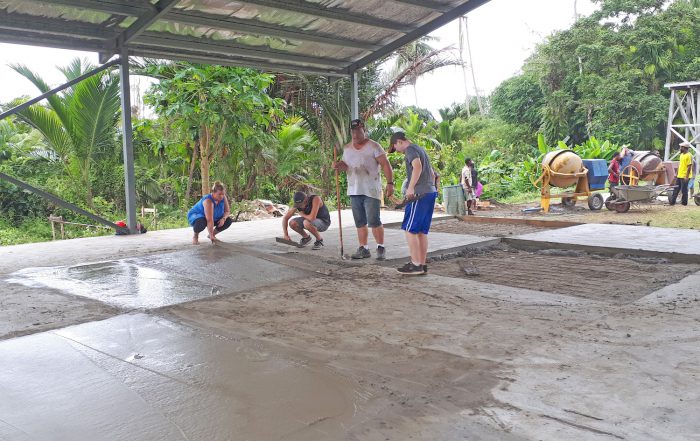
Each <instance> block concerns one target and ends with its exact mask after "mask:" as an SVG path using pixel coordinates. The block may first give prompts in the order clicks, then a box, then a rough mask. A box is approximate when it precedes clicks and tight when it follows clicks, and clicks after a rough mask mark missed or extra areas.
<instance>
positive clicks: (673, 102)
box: [664, 89, 676, 161]
mask: <svg viewBox="0 0 700 441" xmlns="http://www.w3.org/2000/svg"><path fill="white" fill-rule="evenodd" d="M675 105H676V91H675V90H673V89H671V103H670V104H669V106H668V127H667V129H666V150H664V161H668V160H669V158H670V157H671V141H672V140H673V131H672V128H673V127H672V126H673V117H674V115H675V110H676V109H675V108H674V107H675Z"/></svg>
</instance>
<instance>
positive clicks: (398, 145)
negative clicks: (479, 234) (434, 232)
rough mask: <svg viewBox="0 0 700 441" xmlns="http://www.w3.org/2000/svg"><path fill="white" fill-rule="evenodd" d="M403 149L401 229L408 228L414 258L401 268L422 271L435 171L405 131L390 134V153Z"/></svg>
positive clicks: (411, 272) (407, 272)
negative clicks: (405, 180)
mask: <svg viewBox="0 0 700 441" xmlns="http://www.w3.org/2000/svg"><path fill="white" fill-rule="evenodd" d="M395 151H396V152H399V153H402V154H403V155H404V156H405V157H406V179H407V180H408V186H407V187H406V200H408V201H410V202H409V203H408V205H406V210H405V213H404V220H403V224H402V225H401V229H402V230H404V231H405V232H406V241H407V242H408V250H409V252H410V254H411V261H410V262H408V263H407V264H406V265H404V266H402V267H401V268H399V269H398V270H399V272H400V273H401V274H405V275H420V274H426V273H427V272H428V266H427V265H426V259H427V254H428V232H429V231H430V224H431V222H432V219H433V210H434V209H435V199H436V198H437V189H436V188H435V172H434V171H433V167H432V166H431V165H430V158H429V157H428V153H427V152H426V151H425V149H424V148H422V147H419V146H417V145H416V144H414V143H412V142H411V141H409V140H408V139H407V138H406V134H405V133H403V132H396V133H394V134H393V135H391V140H390V141H389V153H393V152H395Z"/></svg>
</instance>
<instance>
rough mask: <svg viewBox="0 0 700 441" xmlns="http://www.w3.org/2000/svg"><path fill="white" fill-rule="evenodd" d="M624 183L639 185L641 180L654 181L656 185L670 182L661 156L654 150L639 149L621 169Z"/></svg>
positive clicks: (621, 179)
mask: <svg viewBox="0 0 700 441" xmlns="http://www.w3.org/2000/svg"><path fill="white" fill-rule="evenodd" d="M620 181H621V182H620V183H621V184H622V185H637V184H639V181H647V182H652V183H654V184H655V185H663V184H670V182H666V181H667V179H666V173H665V172H664V165H663V161H662V160H661V158H660V157H659V156H658V155H657V154H655V153H652V152H648V151H637V152H635V153H634V155H633V156H632V161H631V162H630V163H629V165H627V166H625V167H624V168H623V169H622V170H621V171H620Z"/></svg>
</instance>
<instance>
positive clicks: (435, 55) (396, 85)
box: [363, 37, 461, 119]
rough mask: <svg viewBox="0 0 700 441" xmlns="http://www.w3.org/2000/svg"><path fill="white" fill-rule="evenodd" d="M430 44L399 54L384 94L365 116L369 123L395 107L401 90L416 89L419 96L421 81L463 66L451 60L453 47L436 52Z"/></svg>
mask: <svg viewBox="0 0 700 441" xmlns="http://www.w3.org/2000/svg"><path fill="white" fill-rule="evenodd" d="M430 41H431V38H430V37H423V38H421V39H419V40H417V41H415V42H413V43H410V44H408V45H406V46H403V47H402V48H401V49H399V50H397V51H396V53H395V58H394V64H393V66H392V67H391V68H390V69H389V70H388V71H387V72H386V74H385V75H384V78H383V79H382V87H381V89H382V91H381V92H380V93H379V94H378V95H377V98H376V99H375V100H374V103H372V105H371V106H370V107H369V108H368V109H367V110H366V111H365V112H364V114H363V116H364V117H365V119H369V118H370V117H372V116H374V115H376V114H377V113H382V112H383V111H385V110H387V109H389V108H391V107H393V105H394V101H395V99H396V95H397V93H398V90H399V89H400V88H401V87H403V86H409V85H410V86H413V90H414V93H415V88H416V82H417V81H418V78H419V77H421V76H423V75H425V74H428V73H430V72H433V71H435V70H436V69H439V68H441V67H445V66H459V65H461V63H460V62H459V61H458V60H456V59H454V58H453V57H452V56H451V52H452V48H451V47H446V48H442V49H434V48H432V47H431V46H430V45H429V44H428V43H429V42H430ZM416 101H417V99H416Z"/></svg>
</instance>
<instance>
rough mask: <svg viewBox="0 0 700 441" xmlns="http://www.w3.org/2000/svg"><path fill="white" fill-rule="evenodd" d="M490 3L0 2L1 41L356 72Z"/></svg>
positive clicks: (319, 71)
mask: <svg viewBox="0 0 700 441" xmlns="http://www.w3.org/2000/svg"><path fill="white" fill-rule="evenodd" d="M487 1H489V0H237V1H230V0H0V41H2V42H8V43H19V44H30V45H39V46H48V47H59V48H67V49H77V50H84V51H96V52H100V53H101V54H102V58H103V59H107V58H109V57H110V56H112V55H114V54H117V53H120V52H121V50H122V48H123V49H125V50H127V51H128V53H129V55H133V56H144V57H154V58H165V59H180V60H191V61H195V62H203V63H213V64H227V65H241V66H251V67H259V68H262V69H269V70H276V71H295V72H308V73H317V74H325V75H339V76H343V75H348V74H350V73H351V72H353V71H355V70H357V69H359V68H361V67H363V66H365V65H367V64H369V63H370V62H372V61H374V60H376V59H379V58H381V57H382V56H384V55H386V54H388V53H390V52H392V51H393V50H395V49H396V48H398V47H400V46H402V45H403V44H406V43H408V42H410V41H412V40H415V39H416V38H419V37H420V36H422V35H425V34H427V33H429V32H431V31H433V30H435V29H437V28H438V27H440V26H442V25H444V24H446V23H448V22H449V21H452V20H454V19H455V18H457V17H459V16H461V15H464V14H465V13H467V12H469V11H471V10H473V9H474V8H476V7H478V6H480V5H482V4H484V3H486V2H487Z"/></svg>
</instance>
